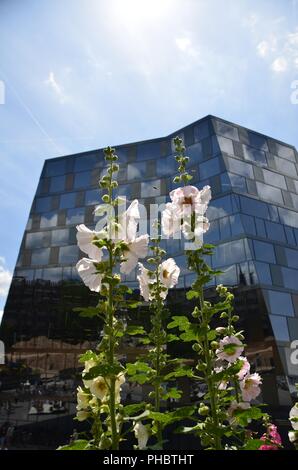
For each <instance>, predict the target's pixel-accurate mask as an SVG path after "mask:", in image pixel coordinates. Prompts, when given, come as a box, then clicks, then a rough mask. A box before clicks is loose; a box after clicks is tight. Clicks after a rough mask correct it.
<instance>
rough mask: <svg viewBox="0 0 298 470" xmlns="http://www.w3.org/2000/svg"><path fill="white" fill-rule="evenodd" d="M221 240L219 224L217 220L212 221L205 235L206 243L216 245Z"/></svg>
mask: <svg viewBox="0 0 298 470" xmlns="http://www.w3.org/2000/svg"><path fill="white" fill-rule="evenodd" d="M219 240H220V234H219V223H218V221H217V220H213V221H210V228H209V230H208V232H206V233H205V234H204V242H205V243H214V242H217V241H219Z"/></svg>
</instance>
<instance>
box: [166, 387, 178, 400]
mask: <svg viewBox="0 0 298 470" xmlns="http://www.w3.org/2000/svg"><path fill="white" fill-rule="evenodd" d="M181 396H182V391H181V390H178V388H175V387H174V388H169V390H167V392H166V393H165V395H163V399H164V400H167V399H168V398H175V399H178V398H181Z"/></svg>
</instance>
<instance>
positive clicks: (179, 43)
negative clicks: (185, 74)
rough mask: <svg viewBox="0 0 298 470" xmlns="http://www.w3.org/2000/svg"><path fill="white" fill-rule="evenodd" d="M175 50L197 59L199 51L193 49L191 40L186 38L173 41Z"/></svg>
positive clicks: (182, 37)
mask: <svg viewBox="0 0 298 470" xmlns="http://www.w3.org/2000/svg"><path fill="white" fill-rule="evenodd" d="M175 44H176V47H177V49H179V50H180V51H181V52H184V53H185V54H187V55H189V56H190V57H193V58H194V57H198V55H199V51H198V49H197V48H195V47H194V45H193V42H192V40H191V39H190V37H188V36H181V37H178V38H176V39H175Z"/></svg>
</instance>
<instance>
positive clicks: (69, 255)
mask: <svg viewBox="0 0 298 470" xmlns="http://www.w3.org/2000/svg"><path fill="white" fill-rule="evenodd" d="M78 257H79V248H78V246H77V245H71V246H61V248H60V249H59V263H61V264H74V263H76V262H77V261H78Z"/></svg>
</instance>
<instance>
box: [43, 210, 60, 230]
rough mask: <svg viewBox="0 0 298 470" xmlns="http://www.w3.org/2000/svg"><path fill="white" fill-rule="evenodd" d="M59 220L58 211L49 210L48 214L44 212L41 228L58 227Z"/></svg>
mask: <svg viewBox="0 0 298 470" xmlns="http://www.w3.org/2000/svg"><path fill="white" fill-rule="evenodd" d="M57 220H58V216H57V212H47V213H46V214H42V215H41V218H40V228H50V227H56V225H57Z"/></svg>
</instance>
